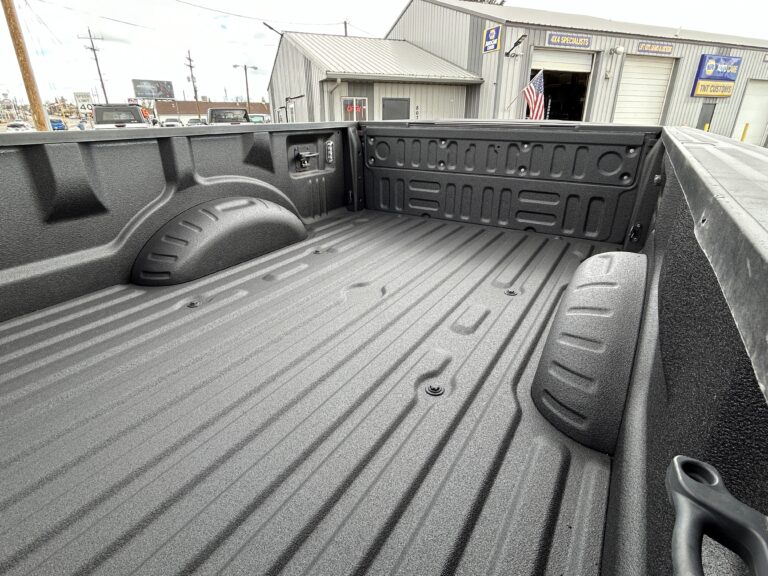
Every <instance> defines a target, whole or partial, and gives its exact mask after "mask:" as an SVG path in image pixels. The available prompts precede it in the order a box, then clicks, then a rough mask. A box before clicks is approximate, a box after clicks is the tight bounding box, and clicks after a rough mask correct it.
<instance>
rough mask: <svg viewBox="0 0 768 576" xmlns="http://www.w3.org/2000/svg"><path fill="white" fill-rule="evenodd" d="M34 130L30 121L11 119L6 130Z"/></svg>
mask: <svg viewBox="0 0 768 576" xmlns="http://www.w3.org/2000/svg"><path fill="white" fill-rule="evenodd" d="M34 130H35V129H34V128H33V127H32V125H31V124H30V123H29V122H22V121H21V120H11V121H10V122H8V126H7V127H6V132H34Z"/></svg>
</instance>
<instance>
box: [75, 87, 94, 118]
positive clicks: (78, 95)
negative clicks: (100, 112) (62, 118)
mask: <svg viewBox="0 0 768 576" xmlns="http://www.w3.org/2000/svg"><path fill="white" fill-rule="evenodd" d="M74 96H75V105H76V106H77V111H78V113H79V114H80V115H81V116H85V115H86V114H90V113H92V112H93V101H92V100H91V93H90V92H75V94H74Z"/></svg>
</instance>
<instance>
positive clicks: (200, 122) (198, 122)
mask: <svg viewBox="0 0 768 576" xmlns="http://www.w3.org/2000/svg"><path fill="white" fill-rule="evenodd" d="M207 125H208V122H206V121H205V118H190V119H189V120H187V126H207Z"/></svg>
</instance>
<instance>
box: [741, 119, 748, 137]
mask: <svg viewBox="0 0 768 576" xmlns="http://www.w3.org/2000/svg"><path fill="white" fill-rule="evenodd" d="M747 130H749V122H747V123H746V124H744V130H742V131H741V141H742V142H744V140H746V139H747Z"/></svg>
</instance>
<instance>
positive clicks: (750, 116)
mask: <svg viewBox="0 0 768 576" xmlns="http://www.w3.org/2000/svg"><path fill="white" fill-rule="evenodd" d="M747 122H748V123H749V129H748V130H747V137H746V138H745V139H744V142H747V143H749V144H757V145H758V146H765V145H766V132H768V80H750V81H749V83H748V84H747V90H746V91H745V92H744V99H743V100H742V101H741V107H740V108H739V115H738V116H737V117H736V125H735V126H734V127H733V137H734V138H739V139H741V134H742V132H743V131H744V125H745V124H746V123H747Z"/></svg>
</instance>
